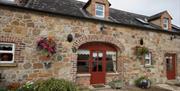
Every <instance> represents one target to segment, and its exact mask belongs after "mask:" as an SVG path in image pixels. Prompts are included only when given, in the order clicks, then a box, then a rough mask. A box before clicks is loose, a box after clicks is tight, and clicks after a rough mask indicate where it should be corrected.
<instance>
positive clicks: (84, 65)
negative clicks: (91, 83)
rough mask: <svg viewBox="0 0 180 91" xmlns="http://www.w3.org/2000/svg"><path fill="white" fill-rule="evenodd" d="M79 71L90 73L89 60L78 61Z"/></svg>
mask: <svg viewBox="0 0 180 91" xmlns="http://www.w3.org/2000/svg"><path fill="white" fill-rule="evenodd" d="M77 72H78V73H88V72H89V64H88V62H78V63H77Z"/></svg>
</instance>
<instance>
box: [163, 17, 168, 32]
mask: <svg viewBox="0 0 180 91" xmlns="http://www.w3.org/2000/svg"><path fill="white" fill-rule="evenodd" d="M163 28H164V29H165V30H168V28H169V19H168V18H164V19H163Z"/></svg>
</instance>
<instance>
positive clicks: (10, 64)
mask: <svg viewBox="0 0 180 91" xmlns="http://www.w3.org/2000/svg"><path fill="white" fill-rule="evenodd" d="M16 66H17V63H0V67H16Z"/></svg>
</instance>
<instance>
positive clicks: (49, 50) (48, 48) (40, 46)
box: [37, 37, 56, 61]
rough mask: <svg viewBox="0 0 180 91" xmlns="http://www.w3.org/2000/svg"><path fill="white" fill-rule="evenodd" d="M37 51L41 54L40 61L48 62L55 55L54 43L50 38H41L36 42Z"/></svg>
mask: <svg viewBox="0 0 180 91" xmlns="http://www.w3.org/2000/svg"><path fill="white" fill-rule="evenodd" d="M37 50H38V51H40V52H41V57H40V60H44V61H45V60H49V59H50V57H51V56H52V55H53V54H55V53H56V43H55V41H54V40H53V39H52V38H51V37H48V38H46V37H45V38H44V37H41V38H40V39H38V41H37Z"/></svg>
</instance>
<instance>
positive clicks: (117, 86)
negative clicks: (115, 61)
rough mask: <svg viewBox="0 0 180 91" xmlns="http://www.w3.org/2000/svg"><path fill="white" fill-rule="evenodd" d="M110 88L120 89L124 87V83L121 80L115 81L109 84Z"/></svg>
mask: <svg viewBox="0 0 180 91" xmlns="http://www.w3.org/2000/svg"><path fill="white" fill-rule="evenodd" d="M109 86H111V88H114V89H120V88H121V87H122V86H123V82H122V81H121V80H114V81H111V82H109Z"/></svg>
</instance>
